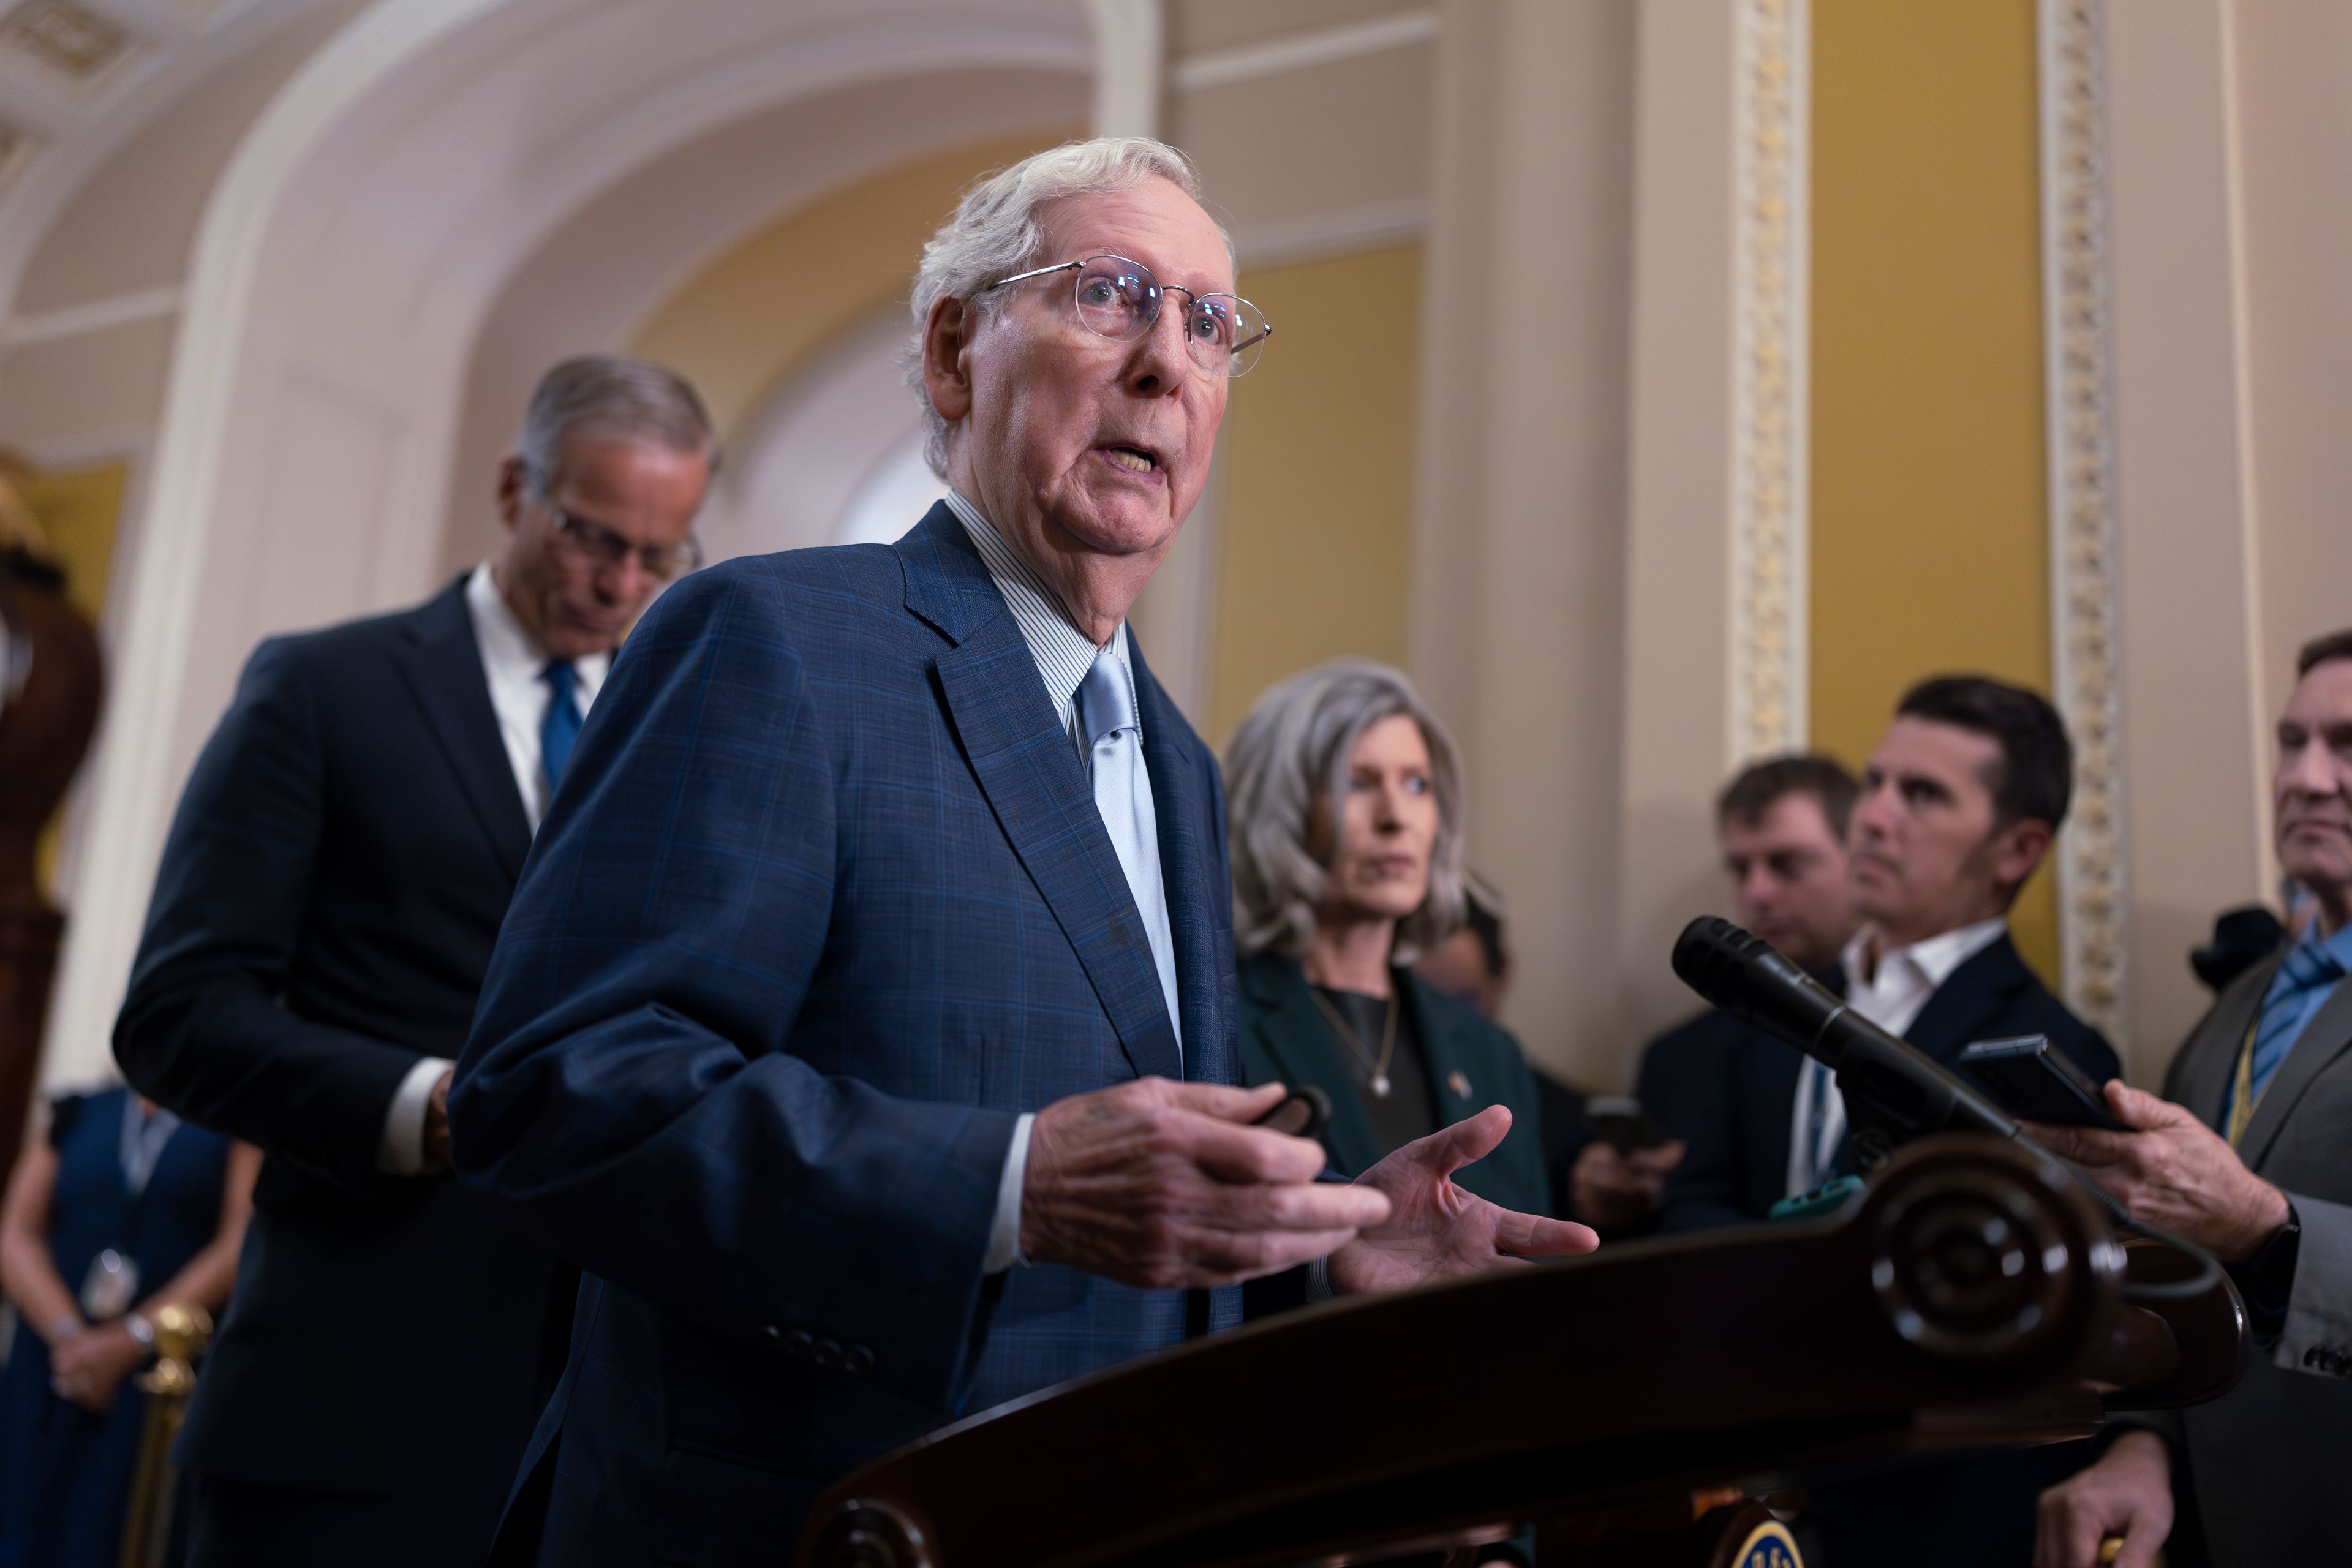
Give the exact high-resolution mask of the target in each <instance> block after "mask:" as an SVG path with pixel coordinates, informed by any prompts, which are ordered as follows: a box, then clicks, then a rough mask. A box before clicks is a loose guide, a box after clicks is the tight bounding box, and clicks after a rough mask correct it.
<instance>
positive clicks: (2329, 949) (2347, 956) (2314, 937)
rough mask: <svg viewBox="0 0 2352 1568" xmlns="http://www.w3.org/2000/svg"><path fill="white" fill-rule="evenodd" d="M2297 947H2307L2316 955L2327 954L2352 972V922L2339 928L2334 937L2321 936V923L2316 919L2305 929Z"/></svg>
mask: <svg viewBox="0 0 2352 1568" xmlns="http://www.w3.org/2000/svg"><path fill="white" fill-rule="evenodd" d="M2296 945H2297V946H2300V947H2307V948H2309V949H2311V951H2312V952H2315V953H2326V955H2327V956H2328V957H2330V958H2332V959H2334V960H2335V961H2336V963H2337V964H2339V965H2341V966H2342V967H2343V968H2344V969H2345V970H2346V971H2347V972H2352V921H2347V922H2346V923H2345V924H2344V925H2343V926H2341V927H2339V928H2338V929H2337V931H2336V934H2335V935H2334V936H2322V935H2320V934H2319V921H2318V920H2317V919H2316V918H2314V919H2313V921H2312V922H2311V923H2310V924H2309V925H2307V926H2305V927H2304V928H2303V939H2302V941H2301V942H2298V943H2297V944H2296Z"/></svg>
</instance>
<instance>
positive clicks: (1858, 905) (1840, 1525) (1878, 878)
mask: <svg viewBox="0 0 2352 1568" xmlns="http://www.w3.org/2000/svg"><path fill="white" fill-rule="evenodd" d="M2073 784H2074V746H2073V744H2072V743H2071V742H2069V741H2068V739H2067V737H2066V727H2065V724H2064V722H2063V721H2062V720H2060V718H2059V717H2058V714H2057V711H2056V710H2054V709H2053V708H2052V707H2051V706H2050V704H2049V703H2048V702H2046V701H2044V700H2042V698H2041V697H2039V696H2037V695H2036V694H2034V693H2033V692H2031V691H2027V690H2024V689H2021V688H2018V687H2014V686H2009V685H2005V684H2003V683H2002V682H2000V681H1997V680H1992V679H1987V678H1985V677H1982V676H1942V677H1937V678H1936V679H1929V680H1924V681H1922V682H1920V683H1919V684H1918V685H1916V686H1915V687H1913V688H1912V689H1911V690H1910V691H1908V692H1907V693H1906V694H1905V696H1904V698H1903V700H1902V702H1901V703H1900V704H1899V705H1898V706H1897V707H1896V710H1895V721H1894V722H1893V723H1892V724H1891V725H1889V726H1888V727H1887V731H1886V733H1885V736H1884V737H1883V738H1882V739H1881V740H1880V741H1879V742H1878V745H1877V746H1876V748H1875V749H1874V750H1873V751H1872V752H1871V754H1870V761H1869V763H1868V764H1867V765H1866V766H1865V767H1864V770H1863V775H1862V794H1861V795H1860V797H1859V798H1858V799H1857V800H1856V801H1855V803H1854V808H1853V826H1852V828H1851V831H1850V833H1849V836H1848V849H1849V851H1850V865H1851V868H1852V869H1851V877H1852V887H1853V900H1854V908H1855V910H1856V911H1857V912H1858V913H1859V914H1860V915H1861V916H1862V918H1863V921H1864V924H1863V927H1862V929H1861V931H1859V932H1858V933H1856V934H1855V936H1854V937H1853V940H1852V941H1850V942H1847V944H1846V946H1845V951H1844V952H1843V954H1842V955H1841V963H1842V966H1843V971H1844V980H1845V995H1846V999H1847V1002H1848V1004H1849V1005H1851V1006H1852V1007H1853V1011H1854V1012H1856V1013H1857V1014H1859V1015H1861V1016H1863V1017H1864V1018H1867V1019H1868V1020H1870V1022H1872V1023H1874V1024H1876V1025H1877V1026H1879V1027H1880V1028H1883V1029H1885V1031H1886V1032H1887V1033H1889V1034H1891V1035H1896V1036H1899V1037H1902V1038H1903V1039H1905V1040H1907V1041H1908V1042H1910V1043H1911V1044H1912V1045H1913V1046H1915V1047H1918V1048H1919V1049H1920V1050H1922V1051H1924V1052H1926V1053H1927V1055H1928V1056H1930V1057H1932V1058H1935V1059H1936V1060H1937V1062H1939V1063H1942V1064H1944V1065H1946V1066H1950V1065H1951V1064H1952V1062H1953V1061H1954V1059H1955V1058H1958V1055H1959V1054H1960V1052H1961V1051H1962V1050H1963V1049H1965V1048H1966V1047H1968V1046H1969V1044H1971V1043H1972V1042H1975V1041H1978V1040H1987V1039H2000V1038H2005V1037H2014V1036H2019V1035H2042V1036H2045V1037H2048V1039H2049V1041H2050V1043H2051V1045H2052V1047H2053V1048H2054V1049H2056V1050H2058V1051H2061V1052H2063V1053H2065V1054H2066V1055H2067V1056H2069V1057H2071V1058H2073V1059H2074V1064H2075V1065H2076V1066H2078V1067H2080V1068H2083V1069H2084V1072H2085V1073H2087V1074H2088V1075H2089V1076H2090V1077H2091V1078H2092V1079H2094V1080H2095V1081H2096V1082H2100V1083H2105V1081H2106V1080H2108V1079H2112V1078H2114V1077H2115V1076H2116V1072H2117V1070H2118V1068H2117V1063H2116V1053H2115V1051H2114V1050H2113V1049H2112V1048H2111V1047H2109V1046H2108V1044H2107V1042H2106V1041H2105V1039H2104V1038H2102V1037H2101V1036H2100V1035H2099V1032H2098V1031H2097V1030H2096V1029H2094V1028H2092V1027H2091V1026H2089V1025H2087V1024H2085V1023H2084V1022H2083V1021H2082V1020H2081V1019H2079V1018H2077V1017H2075V1016H2074V1015H2073V1014H2072V1013H2070V1012H2068V1011H2067V1010H2066V1007H2065V1005H2064V1004H2063V1003H2062V1002H2060V1001H2059V1000H2058V998H2057V997H2055V996H2053V995H2052V994H2050V990H2049V988H2048V987H2047V986H2045V985H2044V984H2042V981H2041V979H2040V978H2039V977H2037V976H2036V975H2035V974H2034V973H2033V972H2032V970H2031V969H2029V968H2027V967H2026V965H2025V961H2024V960H2023V959H2022V958H2021V957H2019V955H2018V952H2017V947H2016V944H2015V943H2014V942H2011V939H2010V933H2009V910H2010V909H2011V906H2012V905H2013V904H2014V903H2015V902H2016V900H2017V896H2018V893H2019V890H2020V889H2022V888H2023V887H2024V885H2025V883H2026V880H2027V879H2029V878H2031V877H2032V875H2033V873H2034V871H2035V869H2036V868H2039V867H2040V866H2041V864H2042V860H2043V858H2045V857H2047V856H2048V854H2049V852H2050V847H2051V844H2052V842H2053V840H2054V839H2055V837H2056V836H2057V832H2058V827H2059V825H2060V824H2061V823H2063V821H2064V820H2065V817H2066V806H2067V803H2068V799H2069V797H2070V795H2072V793H2073ZM1788 1114H1789V1118H1790V1120H1789V1128H1790V1142H1789V1166H1788V1184H1789V1190H1790V1192H1791V1193H1795V1192H1801V1191H1804V1190H1806V1189H1807V1188H1809V1187H1811V1186H1812V1185H1813V1184H1817V1183H1819V1182H1822V1181H1825V1180H1828V1179H1830V1178H1832V1177H1833V1176H1838V1175H1843V1174H1846V1173H1851V1172H1852V1170H1853V1149H1852V1142H1851V1140H1850V1139H1849V1137H1848V1136H1847V1128H1846V1119H1845V1104H1844V1100H1843V1097H1842V1096H1841V1095H1840V1094H1839V1093H1838V1089H1837V1084H1836V1081H1835V1079H1833V1078H1832V1076H1831V1075H1830V1073H1829V1072H1828V1070H1827V1069H1825V1068H1822V1066H1821V1065H1820V1064H1819V1063H1817V1062H1814V1061H1811V1059H1810V1058H1809V1059H1807V1060H1806V1061H1805V1062H1804V1068H1803V1071H1802V1073H1801V1075H1800V1076H1799V1078H1798V1079H1797V1087H1796V1093H1795V1096H1794V1103H1793V1104H1792V1105H1791V1106H1790V1109H1789V1113H1788ZM2082 1459H2083V1451H2082V1448H2081V1446H2080V1445H2073V1444H2069V1445H2062V1446H2060V1447H2051V1448H2034V1449H2026V1450H2021V1451H2020V1452H2017V1453H2012V1454H2001V1455H1995V1456H1991V1457H1988V1458H1977V1459H1968V1460H1962V1461H1960V1462H1958V1463H1954V1464H1946V1465H1929V1466H1923V1467H1920V1468H1916V1469H1911V1470H1905V1471H1900V1472H1896V1473H1894V1474H1891V1475H1885V1476H1878V1477H1874V1478H1872V1479H1871V1480H1870V1481H1869V1482H1868V1483H1867V1484H1856V1485H1849V1486H1844V1487H1833V1488H1822V1489H1818V1490H1817V1492H1816V1494H1815V1499H1814V1509H1813V1513H1814V1518H1815V1522H1816V1523H1817V1525H1818V1526H1819V1528H1820V1530H1821V1533H1822V1546H1823V1548H1824V1555H1825V1556H1826V1557H1827V1559H1828V1560H1829V1561H1831V1562H1832V1563H1840V1564H1845V1565H1852V1564H1857V1563H1860V1564H1880V1563H1884V1564H1889V1565H1893V1564H1902V1565H1903V1568H1922V1565H1925V1564H1931V1563H1952V1564H1955V1565H1958V1564H1963V1563H1968V1564H1973V1563H2022V1562H2024V1561H2025V1560H2026V1559H2027V1557H2028V1556H2029V1554H2030V1553H2031V1552H2032V1542H2033V1535H2034V1517H2035V1511H2034V1510H2035V1500H2036V1498H2037V1496H2038V1494H2039V1493H2040V1492H2041V1490H2042V1489H2043V1488H2044V1487H2046V1486H2048V1485H2050V1484H2051V1483H2052V1482H2053V1481H2055V1480H2057V1479H2060V1478H2062V1477H2063V1476H2065V1475H2066V1474H2067V1473H2069V1472H2070V1471H2071V1470H2072V1469H2073V1468H2075V1467H2076V1466H2078V1465H2080V1464H2081V1463H2082Z"/></svg>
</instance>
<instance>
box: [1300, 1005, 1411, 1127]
mask: <svg viewBox="0 0 2352 1568" xmlns="http://www.w3.org/2000/svg"><path fill="white" fill-rule="evenodd" d="M1315 994H1316V995H1317V996H1318V997H1319V998H1320V999H1321V1000H1322V1001H1323V1002H1324V1003H1325V1004H1326V1005H1328V1006H1329V1007H1330V1008H1332V1009H1333V1010H1334V1011H1335V1012H1337V1013H1338V1014H1339V1016H1340V1017H1341V1018H1342V1019H1344V1020H1345V1021H1346V1022H1347V1025H1348V1026H1349V1028H1350V1029H1353V1030H1354V1031H1355V1032H1356V1038H1355V1041H1354V1043H1353V1045H1352V1046H1351V1045H1350V1043H1349V1041H1348V1040H1347V1039H1345V1038H1343V1037H1341V1036H1340V1035H1339V1031H1337V1030H1333V1031H1332V1039H1331V1049H1332V1054H1333V1055H1334V1056H1335V1057H1337V1058H1339V1063H1340V1066H1341V1067H1342V1068H1345V1069H1346V1071H1347V1074H1348V1081H1349V1083H1350V1084H1352V1085H1353V1086H1354V1087H1355V1090H1356V1103H1357V1104H1359V1105H1360V1106H1362V1107H1363V1108H1364V1117H1365V1120H1367V1121H1370V1123H1371V1124H1372V1139H1373V1141H1374V1142H1377V1143H1378V1144H1379V1145H1380V1146H1381V1156H1382V1157H1383V1158H1385V1157H1387V1156H1388V1155H1391V1154H1393V1153H1395V1152H1397V1151H1398V1150H1400V1149H1402V1148H1403V1147H1404V1146H1405V1145H1406V1144H1408V1143H1410V1142H1412V1141H1413V1140H1414V1139H1416V1138H1426V1137H1428V1136H1429V1135H1430V1134H1431V1133H1433V1132H1434V1131H1437V1097H1436V1095H1435V1093H1434V1092H1433V1090H1432V1089H1431V1088H1430V1079H1429V1058H1428V1057H1427V1056H1426V1054H1425V1053H1423V1050H1422V1048H1421V1031H1420V1029H1419V1028H1418V1027H1416V1026H1414V1024H1413V1018H1412V1008H1410V1007H1400V1006H1398V1005H1397V1004H1396V1002H1395V1001H1394V999H1393V998H1392V997H1389V996H1367V995H1365V994H1363V993H1362V992H1360V991H1334V990H1333V989H1331V988H1330V987H1329V986H1328V985H1318V986H1317V987H1315ZM1391 1010H1393V1011H1394V1013H1395V1014H1396V1049H1395V1051H1394V1052H1392V1053H1391V1056H1390V1058H1389V1064H1388V1073H1387V1077H1388V1083H1389V1091H1388V1093H1386V1094H1385V1095H1382V1094H1376V1093H1374V1092H1373V1090H1372V1065H1373V1063H1376V1062H1378V1061H1379V1060H1380V1058H1381V1041H1382V1040H1383V1039H1385V1038H1386V1037H1387V1033H1388V1026H1389V1016H1390V1014H1391ZM1329 1023H1330V1021H1329V1020H1328V1019H1326V1020H1325V1021H1324V1024H1325V1027H1327V1028H1328V1027H1329Z"/></svg>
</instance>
